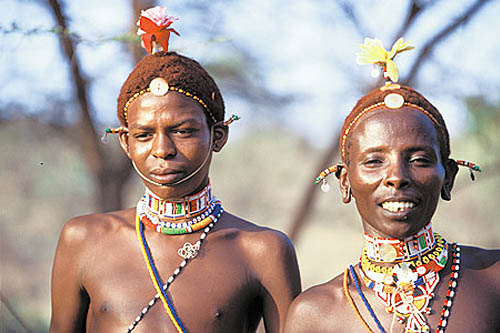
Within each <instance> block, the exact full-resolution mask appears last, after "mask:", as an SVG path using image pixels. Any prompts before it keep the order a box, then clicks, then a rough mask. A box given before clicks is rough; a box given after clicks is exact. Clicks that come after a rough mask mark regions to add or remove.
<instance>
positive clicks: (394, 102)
mask: <svg viewBox="0 0 500 333" xmlns="http://www.w3.org/2000/svg"><path fill="white" fill-rule="evenodd" d="M404 103H405V100H404V98H403V96H401V95H400V94H398V93H390V94H388V95H387V96H385V97H384V104H385V106H387V107H388V108H390V109H399V108H400V107H402V106H403V104H404Z"/></svg>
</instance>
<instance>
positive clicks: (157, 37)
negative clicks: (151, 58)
mask: <svg viewBox="0 0 500 333" xmlns="http://www.w3.org/2000/svg"><path fill="white" fill-rule="evenodd" d="M176 20H178V19H177V18H175V17H172V16H168V15H167V8H165V7H163V6H156V7H153V8H149V9H148V10H143V11H141V17H140V18H139V21H137V25H138V26H139V29H138V30H137V34H138V35H139V36H140V37H141V45H142V47H144V48H145V49H146V51H147V52H148V53H150V54H154V53H156V52H160V51H165V52H167V51H168V40H169V38H170V33H171V32H173V33H174V34H176V35H177V36H180V35H179V33H178V32H177V31H175V29H173V28H169V26H170V25H171V24H172V23H173V22H174V21H176Z"/></svg>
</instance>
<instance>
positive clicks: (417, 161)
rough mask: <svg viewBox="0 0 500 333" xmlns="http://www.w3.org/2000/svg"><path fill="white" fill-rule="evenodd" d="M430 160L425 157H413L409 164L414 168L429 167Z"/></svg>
mask: <svg viewBox="0 0 500 333" xmlns="http://www.w3.org/2000/svg"><path fill="white" fill-rule="evenodd" d="M432 161H433V160H432V159H431V158H429V157H427V156H413V157H412V158H410V164H413V165H416V166H429V165H431V164H432Z"/></svg>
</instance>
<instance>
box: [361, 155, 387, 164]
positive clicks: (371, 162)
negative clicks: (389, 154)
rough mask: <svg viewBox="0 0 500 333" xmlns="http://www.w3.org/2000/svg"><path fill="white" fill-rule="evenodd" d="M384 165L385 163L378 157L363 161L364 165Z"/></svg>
mask: <svg viewBox="0 0 500 333" xmlns="http://www.w3.org/2000/svg"><path fill="white" fill-rule="evenodd" d="M382 163H383V161H382V159H380V158H376V157H372V158H368V159H366V160H365V161H363V164H364V165H376V164H382Z"/></svg>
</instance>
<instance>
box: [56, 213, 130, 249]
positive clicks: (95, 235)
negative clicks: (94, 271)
mask: <svg viewBox="0 0 500 333" xmlns="http://www.w3.org/2000/svg"><path fill="white" fill-rule="evenodd" d="M129 215H130V210H129V209H127V210H121V211H116V212H110V213H102V214H89V215H82V216H77V217H73V218H71V219H69V220H68V221H67V222H66V223H65V224H64V226H63V228H62V230H61V235H60V237H59V242H60V243H61V242H63V243H68V244H72V245H73V246H78V245H84V244H88V243H89V241H95V240H97V239H99V238H101V237H103V236H104V235H106V234H108V233H113V232H116V231H117V229H119V228H123V227H126V226H128V225H130V221H129V220H130V217H129Z"/></svg>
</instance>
